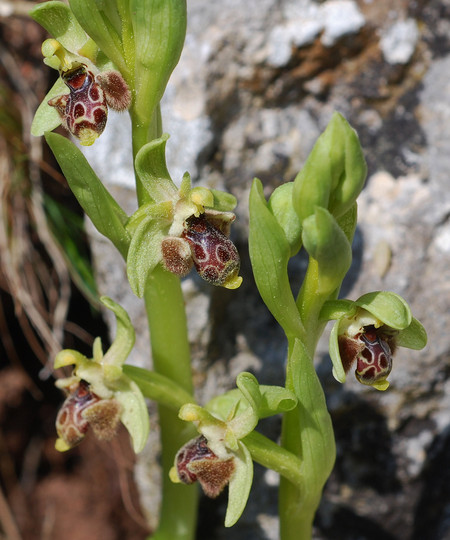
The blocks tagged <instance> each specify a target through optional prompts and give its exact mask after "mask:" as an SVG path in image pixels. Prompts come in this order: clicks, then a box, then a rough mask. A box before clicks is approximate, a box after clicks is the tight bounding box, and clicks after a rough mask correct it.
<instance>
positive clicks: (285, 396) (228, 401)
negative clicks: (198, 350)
mask: <svg viewBox="0 0 450 540" xmlns="http://www.w3.org/2000/svg"><path fill="white" fill-rule="evenodd" d="M259 392H260V395H261V398H260V399H259V405H258V410H257V415H258V417H259V418H260V419H261V418H268V417H269V416H274V415H276V414H282V413H285V412H287V411H291V410H292V409H293V408H295V407H296V405H297V398H296V397H295V395H294V394H293V393H292V392H290V391H289V390H287V389H286V388H284V387H282V386H268V385H264V384H262V385H259ZM249 406H250V404H249V403H248V401H246V400H243V399H242V392H241V390H239V389H233V390H229V391H228V392H226V393H225V394H223V395H221V396H217V397H215V398H213V399H212V400H211V401H209V402H208V403H207V405H206V406H205V408H206V409H207V410H208V411H209V412H211V413H212V414H215V415H217V416H218V417H220V418H222V419H223V420H225V419H226V418H227V417H228V415H229V414H230V411H234V412H235V414H236V415H237V414H242V412H243V411H244V410H245V409H247V408H248V407H249Z"/></svg>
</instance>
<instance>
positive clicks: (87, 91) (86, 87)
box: [48, 64, 108, 146]
mask: <svg viewBox="0 0 450 540" xmlns="http://www.w3.org/2000/svg"><path fill="white" fill-rule="evenodd" d="M61 77H62V79H63V81H64V82H65V84H66V85H67V86H68V88H69V94H68V95H67V94H64V95H62V96H57V97H54V98H52V99H50V100H49V102H48V104H49V105H50V106H51V107H55V108H56V110H57V111H58V113H59V115H60V116H61V121H62V125H63V126H64V127H65V128H66V129H68V130H69V131H70V133H72V135H74V136H75V137H77V138H78V139H79V140H80V144H82V145H84V146H90V145H91V144H93V143H94V142H95V140H96V139H97V137H99V135H101V134H102V133H103V130H104V129H105V126H106V119H107V117H108V107H107V104H106V97H105V93H104V92H103V90H102V89H101V87H100V86H99V85H98V84H97V83H96V82H95V77H94V74H93V73H92V72H91V71H89V70H88V69H87V67H86V66H85V65H84V64H80V65H79V66H77V67H75V68H74V69H70V70H68V71H65V72H62V73H61Z"/></svg>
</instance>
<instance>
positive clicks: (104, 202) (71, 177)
mask: <svg viewBox="0 0 450 540" xmlns="http://www.w3.org/2000/svg"><path fill="white" fill-rule="evenodd" d="M45 139H46V141H47V143H48V145H49V146H50V148H51V150H52V152H53V153H54V155H55V157H56V159H57V161H58V163H59V165H60V167H61V169H62V172H63V174H64V176H65V177H66V180H67V183H68V184H69V187H70V189H71V190H72V192H73V194H74V195H75V197H76V198H77V200H78V202H79V203H80V205H81V207H82V208H83V210H84V211H85V213H86V214H87V215H88V216H89V218H90V219H91V221H92V223H93V224H94V226H95V227H96V228H97V230H98V231H99V232H100V233H101V234H103V235H104V236H106V238H109V239H110V240H111V242H112V243H113V244H114V245H115V246H116V248H117V249H118V250H119V252H120V253H121V255H122V256H123V257H124V258H126V255H127V251H128V246H129V243H130V236H129V234H128V233H127V231H126V229H125V224H126V222H127V220H128V216H127V214H126V213H125V212H124V211H123V210H122V208H121V207H120V206H119V204H118V203H117V202H116V200H115V199H114V198H113V197H112V195H111V194H110V193H109V191H108V190H107V189H106V188H105V186H104V185H103V184H102V182H101V181H100V180H99V178H98V177H97V175H96V174H95V172H94V171H93V169H92V168H91V166H90V165H89V163H88V161H87V160H86V158H85V157H84V155H83V154H82V152H81V151H80V150H79V149H78V148H77V147H76V146H75V144H73V143H72V142H71V141H70V140H69V139H66V138H65V137H62V136H61V135H58V134H56V133H46V134H45Z"/></svg>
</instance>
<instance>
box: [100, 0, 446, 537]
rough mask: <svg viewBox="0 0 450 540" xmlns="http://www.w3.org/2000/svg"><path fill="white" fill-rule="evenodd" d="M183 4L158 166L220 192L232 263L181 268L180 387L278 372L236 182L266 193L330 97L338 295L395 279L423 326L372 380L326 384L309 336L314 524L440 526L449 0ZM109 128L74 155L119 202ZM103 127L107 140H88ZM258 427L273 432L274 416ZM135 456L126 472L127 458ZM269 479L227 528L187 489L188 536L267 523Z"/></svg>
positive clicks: (253, 530)
mask: <svg viewBox="0 0 450 540" xmlns="http://www.w3.org/2000/svg"><path fill="white" fill-rule="evenodd" d="M188 5H189V27H188V34H187V38H186V47H185V50H184V52H183V56H182V59H181V62H180V64H179V66H178V67H177V68H176V70H175V73H174V76H173V78H172V80H171V83H170V85H169V88H168V91H167V94H166V96H165V98H164V103H163V119H164V126H165V129H166V130H167V131H168V132H169V133H170V134H171V138H170V140H169V143H168V154H169V169H170V170H171V172H172V175H173V178H174V180H175V181H179V180H180V178H181V175H182V174H183V172H184V171H185V170H189V171H190V172H191V174H192V176H193V178H194V180H195V181H198V182H200V183H201V184H202V185H207V186H212V187H216V188H219V189H220V188H226V189H228V190H230V191H231V192H232V193H234V194H235V195H236V196H237V197H238V200H239V206H238V208H237V215H238V221H237V223H236V226H234V232H233V234H234V237H235V239H236V242H237V245H238V248H239V249H240V252H241V255H242V259H243V261H242V274H243V276H244V284H243V285H242V287H241V288H240V289H239V290H238V291H234V292H230V291H224V290H221V289H215V288H212V287H210V286H208V285H207V284H204V283H202V282H200V280H199V279H197V277H196V276H195V275H190V276H189V277H188V278H187V279H185V280H184V283H183V288H184V291H185V293H186V300H187V308H188V313H189V314H190V316H189V321H190V322H189V324H190V328H189V332H190V340H191V342H192V351H193V358H194V374H195V381H196V383H197V387H198V390H197V395H198V398H199V400H200V401H201V402H204V401H206V400H207V399H209V398H211V397H212V396H213V395H215V394H216V393H218V392H221V391H224V390H226V389H228V388H231V387H232V386H233V384H234V380H235V377H236V375H237V374H238V373H239V372H240V371H242V370H250V371H252V372H254V373H255V374H256V375H257V377H258V379H259V380H260V382H262V383H270V384H282V381H283V365H284V358H285V353H286V350H285V349H286V345H285V342H284V339H283V334H282V332H281V331H280V329H279V328H278V327H277V325H276V324H275V322H274V320H273V318H272V317H271V315H270V314H269V313H268V312H267V310H266V308H265V307H264V305H263V303H262V301H261V300H260V299H259V297H258V294H257V291H256V289H255V285H254V282H253V279H252V276H251V270H250V264H249V261H248V255H247V245H246V242H247V240H246V235H247V220H248V217H247V198H248V191H249V187H250V182H251V179H252V178H253V177H254V176H258V177H259V178H261V180H262V181H263V182H264V185H265V189H266V191H267V194H269V193H270V192H271V191H272V189H274V188H275V187H276V186H278V185H279V184H281V183H282V182H284V181H288V180H292V179H293V177H294V176H295V174H296V172H297V171H298V170H299V169H300V168H301V166H302V164H303V163H304V160H305V158H306V156H307V155H308V152H309V151H310V149H311V148H312V145H313V144H314V141H315V139H316V138H317V136H318V135H319V133H320V132H321V131H322V130H323V129H324V127H325V126H326V124H327V122H328V121H329V119H330V117H331V114H332V112H333V111H334V110H339V111H340V112H342V113H343V114H344V115H345V116H346V117H347V118H348V120H349V121H350V123H351V124H352V125H353V126H354V127H355V128H356V129H357V131H358V132H359V134H360V137H361V141H362V144H363V147H364V149H365V152H366V157H367V160H368V164H369V179H368V181H367V185H366V188H365V190H364V192H363V194H362V196H361V201H360V207H359V208H360V211H359V214H360V220H359V227H358V230H357V234H356V237H355V242H354V262H353V265H352V269H351V271H350V273H349V276H348V277H347V279H346V281H345V284H344V287H343V291H342V293H343V295H345V296H347V297H349V298H352V299H355V298H357V297H358V296H359V295H360V294H362V293H364V292H367V291H369V290H377V289H387V290H393V291H395V292H397V293H399V294H402V295H403V296H404V297H405V298H406V299H407V300H408V301H409V302H410V304H411V306H412V308H413V311H414V314H415V316H416V317H417V318H418V319H420V320H421V321H422V322H423V324H424V325H425V327H426V329H427V331H428V335H429V344H428V346H427V347H426V349H425V350H423V351H420V352H415V351H408V350H400V351H399V354H398V355H397V356H396V358H395V363H394V369H393V372H392V376H391V381H392V385H391V387H390V389H389V390H388V391H387V392H385V393H380V392H376V391H374V390H371V389H367V388H364V387H362V386H361V385H358V383H357V382H356V380H353V377H351V376H350V377H349V380H348V382H347V383H346V384H345V385H344V386H341V385H339V384H338V383H337V382H336V381H334V379H333V378H332V376H331V367H330V361H329V358H328V356H327V343H326V336H324V339H323V340H322V342H321V343H320V346H319V351H318V358H317V362H318V371H319V374H320V376H321V378H322V380H323V383H324V386H325V389H326V392H327V398H328V402H329V407H330V411H331V414H332V417H333V422H334V425H335V429H336V438H337V443H338V460H337V463H336V468H335V471H334V473H333V475H332V478H331V479H330V481H329V483H328V485H327V488H326V490H325V493H324V497H323V502H322V505H321V508H320V511H319V513H318V517H317V527H316V530H315V538H318V539H319V538H320V539H333V540H334V539H336V538H339V539H340V540H341V539H342V540H346V539H354V538H361V539H372V538H373V539H375V538H376V539H377V540H380V539H381V540H383V539H404V538H411V539H413V540H419V539H424V538H427V540H439V539H444V538H449V537H450V519H449V517H448V516H449V515H450V493H449V491H450V490H449V487H448V486H449V485H450V477H449V472H448V471H449V469H448V462H449V458H450V436H449V433H450V428H449V424H450V399H449V395H450V387H449V384H450V382H449V348H450V346H449V340H448V328H449V327H450V315H449V313H450V309H449V307H450V288H449V283H450V279H449V278H450V274H449V255H450V229H449V218H448V216H449V215H450V197H449V193H450V190H449V188H450V181H449V170H450V162H449V161H450V143H449V141H450V83H449V78H448V73H450V55H449V51H450V48H449V40H450V38H449V36H450V32H449V30H450V3H449V2H448V1H446V0H440V1H438V0H431V1H429V2H421V1H417V2H409V3H407V2H403V1H400V0H391V1H389V2H388V1H387V0H373V1H369V0H366V1H363V0H361V1H359V2H349V1H342V2H339V1H333V0H327V1H325V2H318V1H317V2H314V1H308V0H301V1H300V0H296V1H294V0H292V1H288V0H285V1H282V2H279V1H275V0H248V1H247V2H245V3H243V2H240V1H238V0H233V1H229V2H226V3H222V2H220V3H219V2H208V1H206V0H190V1H189V2H188ZM335 9H336V10H337V12H336V13H341V14H342V13H344V11H343V10H344V9H347V10H349V13H350V12H351V13H352V14H353V18H351V17H346V18H345V21H344V22H346V25H341V24H340V22H339V20H338V15H329V19H326V18H325V16H324V13H329V14H330V13H332V12H333V10H335ZM319 13H320V14H321V15H320V17H319V15H318V14H319ZM327 21H328V22H327ZM351 21H352V24H347V23H350V22H351ZM327 25H328V26H327ZM116 120H117V118H116ZM119 120H120V119H119ZM122 134H124V136H125V139H122V138H121V136H122ZM108 137H109V139H108ZM126 137H127V133H126V131H125V130H124V129H123V126H122V122H121V121H114V122H110V123H109V125H108V127H107V131H106V132H105V134H104V135H103V136H102V138H101V139H100V140H99V141H98V142H97V143H96V144H95V145H94V147H93V149H94V151H93V152H92V156H93V158H94V160H95V161H96V164H95V167H96V168H97V170H99V171H100V174H101V177H102V178H104V179H108V178H109V179H110V180H111V181H112V182H113V184H114V187H113V191H114V194H115V195H117V194H118V193H119V192H120V194H121V200H122V204H123V205H124V206H125V207H126V208H127V210H128V211H130V212H131V211H132V210H133V208H134V205H135V203H134V200H133V194H132V193H130V179H131V178H132V170H131V164H130V163H129V162H128V161H127V160H128V159H129V157H128V154H127V152H126V151H125V150H124V148H127V147H126V146H125V145H127V144H128V143H127V142H126V140H127V139H126ZM105 142H106V143H108V142H112V144H114V145H115V146H114V150H112V151H111V150H106V151H102V150H101V145H102V144H104V143H105ZM105 167H110V170H109V171H105V170H104V168H105ZM122 196H123V197H125V198H122ZM127 197H128V200H127ZM93 242H94V243H95V249H94V250H93V251H94V253H96V254H99V255H98V260H97V267H98V272H99V276H100V278H101V285H100V290H101V292H102V293H104V294H110V295H112V293H114V295H113V296H114V298H115V300H118V301H120V302H121V303H123V305H124V306H125V307H126V308H127V309H128V310H129V311H130V314H131V316H132V319H133V322H134V323H135V324H136V326H137V328H138V336H139V339H138V343H137V347H136V349H135V351H134V353H133V361H135V362H138V363H141V365H142V364H145V362H146V361H147V360H146V359H147V355H148V344H147V341H146V340H147V336H146V334H145V332H146V330H145V329H146V323H145V320H142V319H141V317H142V309H141V304H140V302H139V301H138V300H137V299H135V298H133V297H132V296H131V293H129V292H128V288H127V285H126V282H125V279H124V278H125V273H124V270H123V268H122V267H121V266H120V265H118V264H117V262H115V261H116V258H115V257H111V254H110V252H109V251H108V249H107V246H106V245H105V243H102V242H100V241H99V240H98V238H97V237H96V235H95V234H93ZM100 247H102V250H100ZM304 269H305V259H304V258H303V257H301V256H300V257H297V258H296V259H295V260H293V261H292V264H291V273H292V280H293V284H294V287H298V284H299V283H300V277H301V275H302V272H303V271H304ZM111 272H112V274H111ZM111 283H114V287H113V291H111ZM120 283H122V285H120ZM264 429H265V431H266V433H267V434H269V435H271V436H273V437H276V436H277V434H278V430H279V422H278V420H277V419H272V420H270V421H268V422H267V423H266V424H265V426H264ZM152 441H153V442H151V443H150V445H151V449H150V451H149V452H148V454H147V456H146V458H145V459H148V457H149V456H150V455H153V454H154V450H155V448H156V445H157V442H156V437H155V435H154V436H153V439H152ZM139 467H140V469H139V470H140V472H139V475H138V476H139V477H140V478H142V477H144V476H145V472H144V465H143V464H142V462H141V464H140V465H139ZM276 485H277V478H276V475H274V474H273V473H272V474H271V473H269V472H265V471H263V470H262V469H261V468H259V467H258V468H257V469H256V475H255V485H254V488H253V490H252V494H251V498H250V501H249V504H248V507H247V509H246V511H245V513H244V515H243V516H242V518H241V520H240V521H239V523H238V524H237V525H236V526H235V527H233V528H232V529H231V530H225V529H223V527H222V523H223V515H224V508H225V504H226V497H221V498H219V500H218V501H215V502H211V501H206V500H205V501H203V503H202V515H201V521H200V530H199V538H215V539H222V538H223V539H225V538H233V539H248V538H261V539H264V538H267V539H275V538H277V532H276V531H277V521H276V517H275V516H276ZM145 489H146V492H147V498H146V499H145V502H146V506H148V507H150V508H155V505H156V503H155V502H154V499H152V498H150V496H151V495H152V494H153V493H154V492H155V491H156V490H154V489H151V488H149V487H148V484H147V488H145Z"/></svg>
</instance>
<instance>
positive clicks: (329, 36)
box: [319, 0, 365, 47]
mask: <svg viewBox="0 0 450 540" xmlns="http://www.w3.org/2000/svg"><path fill="white" fill-rule="evenodd" d="M319 17H320V19H321V20H322V21H323V26H324V33H323V35H322V43H323V44H324V45H325V46H326V47H331V46H332V45H334V44H335V43H336V41H337V40H338V39H339V38H341V37H342V36H346V35H348V34H356V33H357V32H359V30H360V29H361V28H362V27H363V26H364V24H365V19H364V16H363V14H362V13H361V12H360V11H359V9H358V6H357V5H356V4H355V2H353V0H329V1H328V2H325V3H323V4H322V5H321V6H320V8H319Z"/></svg>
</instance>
